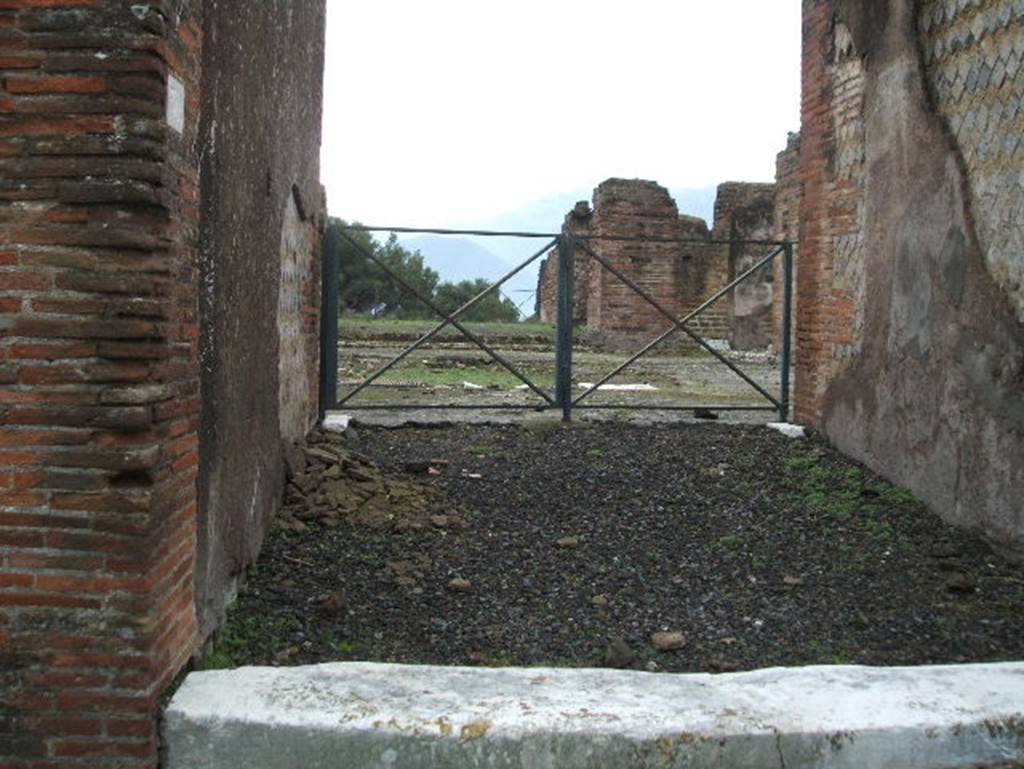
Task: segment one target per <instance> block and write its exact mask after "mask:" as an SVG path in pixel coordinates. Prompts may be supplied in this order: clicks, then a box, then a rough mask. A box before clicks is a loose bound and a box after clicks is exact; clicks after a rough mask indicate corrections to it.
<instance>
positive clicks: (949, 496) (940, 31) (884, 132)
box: [796, 0, 1024, 556]
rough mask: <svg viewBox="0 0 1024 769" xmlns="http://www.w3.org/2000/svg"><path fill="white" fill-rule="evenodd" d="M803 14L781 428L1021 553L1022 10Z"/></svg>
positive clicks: (897, 1)
mask: <svg viewBox="0 0 1024 769" xmlns="http://www.w3.org/2000/svg"><path fill="white" fill-rule="evenodd" d="M803 9H804V35H803V39H804V45H805V49H804V56H803V126H802V132H801V140H800V141H801V144H800V175H801V179H802V182H803V199H802V202H801V214H800V234H801V238H800V272H799V280H798V312H797V350H798V361H797V379H796V415H797V418H798V419H800V420H801V421H804V422H807V423H810V424H813V425H817V426H818V427H820V428H821V429H822V431H823V432H824V433H825V435H826V436H827V437H828V438H829V439H830V440H832V441H833V442H834V443H835V444H836V445H837V446H839V447H840V448H841V449H842V450H844V451H845V452H847V453H849V454H851V455H852V456H854V457H856V458H858V459H861V460H862V461H864V462H865V463H866V464H868V465H869V466H871V467H872V468H873V469H875V470H877V471H879V472H881V473H882V474H884V475H886V476H887V477H889V478H890V479H892V480H894V481H896V482H898V483H902V484H905V485H907V486H909V487H910V488H911V489H913V490H914V492H915V493H916V494H918V495H919V496H921V497H922V498H923V499H924V500H925V501H926V502H927V503H928V504H929V505H930V506H931V507H932V508H933V509H934V510H935V511H936V512H938V513H939V514H941V515H942V516H943V517H944V518H946V519H947V520H949V521H951V522H953V523H956V524H959V525H962V526H967V527H970V528H973V529H976V530H978V531H981V532H983V533H985V534H986V535H987V536H988V537H989V538H990V539H991V540H992V541H993V542H995V543H996V544H997V545H999V546H1001V547H1003V548H1004V549H1006V550H1007V551H1008V552H1011V553H1015V554H1017V555H1018V556H1024V506H1022V505H1021V500H1022V499H1024V325H1022V321H1024V284H1022V279H1021V278H1022V275H1024V256H1022V254H1024V249H1022V247H1021V237H1022V232H1024V221H1022V219H1024V179H1022V178H1021V175H1020V170H1021V168H1024V142H1022V141H1021V132H1020V126H1021V123H1020V121H1021V114H1022V113H1021V105H1022V103H1024V64H1022V62H1024V7H1022V6H1021V3H1019V2H1013V1H1012V0H978V1H977V2H970V3H964V2H957V1H956V0H924V2H916V3H914V2H910V0H889V1H888V2H886V1H883V2H872V3H860V2H852V0H804V3H803Z"/></svg>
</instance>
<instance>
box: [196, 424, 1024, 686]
mask: <svg viewBox="0 0 1024 769" xmlns="http://www.w3.org/2000/svg"><path fill="white" fill-rule="evenodd" d="M352 448H353V447H352V446H349V445H345V444H342V443H330V442H328V443H319V444H317V445H316V446H314V447H313V449H314V450H315V451H319V452H321V453H320V455H319V458H316V456H313V457H312V458H309V457H306V459H304V460H303V468H302V471H301V472H299V473H297V475H296V481H295V483H293V486H292V487H291V488H290V491H289V504H288V505H287V507H286V515H285V517H284V518H283V519H282V520H281V524H282V525H281V526H280V527H278V528H277V529H276V530H275V531H274V532H273V533H272V535H271V536H270V538H269V540H268V542H267V544H266V546H265V548H264V552H263V554H262V556H261V558H260V562H259V565H258V568H256V569H255V570H254V572H253V574H252V575H251V576H250V578H249V581H248V584H247V586H246V588H245V590H244V591H243V592H242V594H241V596H240V597H239V600H238V603H237V606H236V607H235V608H234V609H233V611H232V613H231V615H230V622H229V624H228V626H227V629H226V630H225V633H224V635H223V637H222V640H221V642H220V644H219V646H218V651H217V654H216V655H215V658H214V661H215V663H216V664H225V665H226V664H245V663H254V662H255V663H261V664H295V663H304V662H320V661H327V660H343V659H363V660H390V661H399V662H409V663H442V664H468V665H506V664H514V665H586V666H590V665H605V664H607V665H615V666H622V667H633V668H640V669H643V668H647V669H651V670H666V671H701V670H702V671H726V670H736V669H751V668H758V667H765V666H772V665H801V664H811V663H862V664H881V665H897V664H899V665H903V664H925V663H950V662H965V661H981V660H999V659H1020V658H1024V613H1022V612H1021V607H1022V606H1024V579H1022V575H1021V570H1020V567H1019V566H1014V565H1012V564H1009V563H1007V562H1005V561H1004V560H1002V559H1001V558H999V557H998V556H997V555H995V554H994V553H993V552H992V551H991V550H990V549H989V548H988V547H987V546H986V545H985V544H984V543H982V542H981V541H979V540H977V539H976V538H974V537H973V536H970V535H968V534H965V533H963V532H960V531H957V530H953V529H951V528H949V527H947V526H945V525H944V524H942V523H941V522H940V521H938V520H937V519H936V518H934V517H933V516H932V515H931V514H929V513H928V512H927V511H926V510H925V509H924V508H923V507H922V506H921V505H920V503H918V502H917V501H916V500H914V499H913V497H912V496H911V495H910V494H909V493H907V492H905V491H903V490H900V489H897V488H894V487H892V486H890V485H889V484H887V483H885V482H884V481H883V480H882V479H880V478H878V477H877V476H875V475H873V474H872V473H870V472H868V471H867V470H865V469H863V468H861V467H860V466H858V465H856V464H854V463H852V462H850V461H849V460H846V459H844V458H843V457H842V456H840V455H838V454H837V453H835V452H833V451H832V450H831V449H829V448H828V447H827V446H825V445H824V444H822V443H820V442H817V441H815V440H807V441H798V440H791V439H787V438H784V437H782V436H781V435H779V434H777V433H774V432H772V431H769V430H767V429H766V428H763V427H753V426H731V425H722V424H703V425H675V426H653V427H650V426H649V427H643V426H636V425H628V424H605V425H590V426H585V425H575V426H573V427H571V428H565V427H561V426H558V425H555V424H552V423H544V424H541V425H536V426H519V427H511V426H509V427H494V426H491V427H473V426H462V427H454V428H444V429H400V430H361V431H360V437H359V440H358V443H357V445H356V446H355V448H357V449H358V450H359V452H361V453H362V454H365V455H366V456H358V455H352V454H351V453H350V452H351V449H352ZM331 457H333V459H332V458H331ZM307 460H308V462H307ZM371 460H372V461H371ZM300 486H301V488H300ZM655 633H669V634H676V635H662V636H657V637H655V636H654V634H655ZM655 641H657V644H656V643H655ZM659 646H660V647H663V648H661V649H659Z"/></svg>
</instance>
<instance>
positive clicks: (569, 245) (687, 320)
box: [320, 223, 793, 421]
mask: <svg viewBox="0 0 1024 769" xmlns="http://www.w3.org/2000/svg"><path fill="white" fill-rule="evenodd" d="M356 231H361V232H368V233H376V232H388V233H403V234H427V235H458V236H474V237H484V238H491V237H502V238H508V237H512V238H521V239H523V240H526V241H533V242H534V243H536V242H538V241H540V242H543V244H544V245H543V246H542V247H541V248H539V249H537V250H536V251H533V253H532V255H531V256H529V257H528V258H527V259H525V260H524V261H523V262H521V263H520V264H519V265H517V266H516V267H515V268H513V269H511V270H510V271H508V272H507V273H506V274H504V275H503V276H502V277H501V278H499V279H498V280H496V281H494V282H493V283H491V284H490V286H489V288H487V289H486V290H483V291H481V292H479V293H478V294H477V295H476V296H474V297H473V298H471V299H470V300H468V301H467V302H465V303H464V304H463V305H461V306H460V307H458V308H457V309H455V310H454V311H452V312H450V313H448V312H445V311H444V310H443V309H442V308H441V307H439V306H438V305H437V304H436V303H435V302H434V300H433V299H432V298H431V297H429V296H425V295H424V294H423V292H421V291H419V290H417V289H416V288H415V287H414V286H412V285H410V284H409V283H408V282H407V281H405V280H404V279H403V278H402V277H401V276H400V275H399V274H397V273H396V272H395V271H394V270H392V269H391V268H390V267H389V266H388V265H387V264H385V263H384V262H383V261H382V260H380V259H378V258H377V257H376V256H375V255H374V254H373V253H371V251H369V250H367V249H366V248H364V247H363V245H362V244H360V243H359V242H358V241H356V240H355V239H354V238H353V237H352V235H351V233H353V232H356ZM599 241H632V242H638V243H664V244H671V243H680V244H681V243H694V244H700V245H723V246H724V245H729V246H743V247H751V246H756V247H761V248H763V249H764V251H765V254H764V256H762V257H761V258H760V259H758V260H757V261H756V262H755V263H754V264H753V265H752V266H750V267H749V268H748V269H746V270H744V271H743V272H742V274H740V275H737V276H736V277H735V278H733V279H732V280H731V281H730V282H729V283H728V284H727V285H725V286H723V287H722V288H721V289H719V290H718V291H716V292H714V293H713V294H712V295H710V296H708V297H707V299H705V300H704V301H703V302H702V303H701V304H699V305H698V306H697V307H695V308H693V309H692V310H690V311H689V312H687V313H686V314H685V315H682V316H681V317H677V316H676V315H675V314H674V313H672V312H671V311H669V310H668V309H666V308H665V307H664V306H663V305H662V304H660V303H659V302H658V301H657V300H656V299H655V298H654V297H653V296H652V295H651V294H650V293H649V292H648V291H645V290H644V288H642V287H641V286H639V285H638V284H637V283H636V282H635V281H634V280H632V279H631V278H630V277H629V276H628V275H626V274H625V273H624V272H623V271H622V270H620V269H618V268H617V267H616V266H615V265H614V264H612V263H611V262H610V261H609V260H608V259H607V258H605V257H604V256H602V255H601V253H600V249H598V248H596V247H595V244H596V243H597V242H599ZM343 242H344V243H347V244H348V245H349V246H350V247H352V248H354V249H355V250H356V251H357V252H359V253H360V254H361V255H362V256H363V257H364V258H365V259H367V260H368V261H369V262H370V263H372V264H374V265H375V266H376V267H377V268H378V269H379V270H381V271H382V272H383V273H384V274H385V275H386V276H387V277H388V279H389V280H391V281H393V282H394V283H395V284H396V285H398V286H400V287H401V288H402V289H403V291H405V292H407V293H408V294H409V295H411V296H413V297H415V298H417V299H418V300H419V301H420V302H422V303H423V304H424V305H425V306H426V307H428V308H430V310H431V311H432V312H433V313H434V314H436V315H437V317H438V322H437V324H436V325H435V326H434V327H433V328H432V329H430V330H429V331H427V332H426V333H424V334H422V335H421V336H420V337H419V338H418V339H416V341H415V342H413V343H412V344H410V345H408V346H407V347H405V348H404V349H403V350H402V351H401V352H399V353H398V354H396V355H394V356H393V357H392V358H390V359H389V360H388V361H387V362H386V363H384V364H383V365H382V366H380V367H378V368H377V369H375V370H374V371H373V372H372V373H371V374H369V375H368V376H366V377H365V378H364V379H362V380H361V381H359V382H358V383H356V384H355V386H354V387H353V389H351V390H350V391H348V392H347V393H345V394H344V395H342V396H341V397H339V395H338V323H339V306H338V275H339V266H340V264H339V263H340V252H341V246H342V243H343ZM552 249H555V251H556V253H557V254H558V257H559V258H558V276H557V317H556V323H555V340H554V357H555V361H554V365H555V379H554V387H553V388H552V389H550V390H549V389H546V388H545V387H543V386H541V385H539V384H538V383H537V382H535V381H534V380H533V379H531V377H529V376H527V375H526V373H524V372H523V371H522V370H521V369H520V368H519V367H518V366H516V365H515V364H514V363H513V362H512V361H511V360H509V358H508V357H507V356H505V355H502V353H501V352H499V351H498V350H496V349H494V347H493V346H492V345H490V344H488V342H487V341H486V340H485V339H484V338H482V336H481V335H480V334H478V333H476V332H474V331H473V330H472V329H470V328H469V327H468V326H467V325H466V324H465V323H464V322H463V321H461V320H460V316H462V315H464V314H465V313H466V312H467V311H468V310H469V309H471V308H472V307H474V306H475V305H476V304H477V303H478V302H480V301H481V300H482V299H484V297H486V296H487V295H488V294H489V293H490V292H492V291H495V290H499V289H500V287H501V286H502V285H504V284H505V283H506V282H507V281H508V280H510V279H511V278H512V277H514V276H515V275H517V274H518V273H520V272H522V271H523V270H524V269H526V268H527V267H528V266H529V265H530V264H532V263H533V262H535V261H536V260H537V259H540V258H541V257H542V256H544V254H546V253H548V252H549V251H551V250H552ZM577 251H578V252H580V253H582V254H583V255H585V257H587V258H590V259H593V260H594V262H595V263H596V264H597V265H599V266H600V268H601V269H603V270H607V271H608V272H609V273H611V274H612V275H613V276H614V277H615V278H616V279H617V280H618V281H621V282H622V283H623V284H624V285H626V286H628V287H629V289H630V290H631V291H632V292H634V293H636V294H637V295H638V296H639V297H640V298H641V299H642V300H643V301H644V302H645V303H647V304H649V305H650V306H651V307H652V308H654V310H655V311H656V312H657V313H658V314H660V315H661V316H663V317H664V318H665V320H666V321H667V322H668V323H669V324H670V326H669V327H668V328H667V329H666V330H665V331H664V333H662V334H660V335H659V336H657V337H655V338H654V339H652V340H651V341H649V342H647V343H646V344H645V345H644V346H643V347H642V348H641V349H639V350H638V351H636V352H635V353H633V354H632V355H630V357H629V358H628V359H626V360H625V361H623V362H622V363H621V364H619V365H618V366H616V367H614V368H613V369H612V370H610V371H609V372H608V373H607V374H605V375H604V376H603V377H601V378H600V379H599V380H598V381H597V382H595V383H593V384H591V385H590V386H589V387H587V388H586V389H585V390H584V391H583V392H582V393H580V394H579V395H576V396H575V397H574V396H573V391H572V377H573V345H574V341H573V281H574V275H573V269H574V267H573V265H574V263H575V258H574V257H575V254H576V253H577ZM779 258H781V259H782V280H783V287H782V312H781V334H780V345H779V348H780V349H779V367H780V371H779V382H780V386H779V392H778V393H777V394H775V393H772V392H769V391H768V389H766V388H765V387H763V386H762V385H761V384H759V383H758V382H756V381H755V380H754V379H753V378H752V377H751V376H750V375H749V374H748V373H747V372H745V371H743V370H742V368H740V366H739V365H738V364H737V363H735V362H733V361H731V360H729V359H728V357H727V356H726V355H724V354H723V353H722V351H720V350H719V349H717V348H716V347H715V346H713V345H712V344H710V343H709V341H708V340H707V339H705V338H704V337H702V336H701V335H700V334H699V333H697V331H695V330H694V329H693V327H692V326H693V323H694V321H695V320H696V319H697V318H699V317H700V316H701V314H702V313H704V312H706V311H707V310H708V309H709V308H710V307H711V306H712V305H714V304H715V303H716V302H718V301H719V300H721V299H722V297H724V296H726V295H727V294H728V293H729V292H730V291H733V290H734V289H735V288H736V287H737V286H739V285H741V284H742V283H744V282H745V281H748V280H750V279H751V278H752V277H753V276H754V275H755V274H757V273H758V271H759V270H762V269H765V268H768V267H769V266H770V265H772V264H773V263H774V262H775V260H776V259H779ZM322 275H323V296H322V305H321V308H322V312H321V357H320V362H321V365H320V411H321V417H322V416H323V415H324V414H325V413H326V412H327V411H332V410H336V409H339V408H343V409H345V410H346V411H347V410H353V411H355V410H397V409H417V410H419V409H444V410H449V409H453V410H454V409H462V410H467V409H468V410H486V409H514V410H529V409H532V410H555V411H559V412H560V413H561V416H562V419H563V420H565V421H570V420H571V419H572V415H573V412H574V411H579V410H584V409H623V410H629V411H636V410H655V411H666V410H671V411H684V412H685V411H692V412H701V411H769V412H777V413H778V416H779V419H780V420H781V421H786V420H787V419H788V416H789V391H790V357H791V336H792V329H791V315H792V312H791V310H792V301H793V245H792V243H790V242H786V241H769V240H760V241H753V240H746V241H720V240H713V239H712V240H697V239H687V238H643V237H628V236H580V235H573V234H567V233H537V232H497V231H486V230H454V229H421V228H411V227H366V226H362V225H338V224H334V223H332V224H331V225H330V226H329V227H328V229H327V234H326V238H325V243H324V259H323V273H322ZM449 326H450V327H452V328H454V329H456V330H457V331H458V332H459V334H460V335H461V336H462V337H463V338H465V339H467V340H469V341H470V342H472V343H473V344H474V345H475V346H476V347H478V348H479V349H480V350H482V351H483V352H485V353H486V354H487V355H488V356H489V358H490V359H491V360H493V361H494V362H495V363H497V364H498V365H500V366H501V367H502V368H504V369H505V370H506V371H508V372H509V373H510V374H511V375H513V376H514V377H515V378H516V379H518V380H519V381H521V382H522V383H523V386H525V387H526V388H528V389H529V390H530V391H531V392H532V393H533V394H534V395H536V396H537V397H538V399H539V400H538V401H537V402H536V403H535V404H531V405H522V404H517V405H509V404H493V403H491V404H488V403H471V404H466V403H460V404H424V403H419V404H408V403H374V404H372V405H365V404H357V403H352V402H351V401H352V400H353V399H354V398H355V397H356V396H358V395H359V394H360V393H362V392H364V391H365V390H366V389H367V388H368V387H370V386H372V385H374V383H375V382H377V381H378V380H379V379H380V378H381V377H382V376H384V375H385V374H386V373H387V372H389V371H391V370H392V369H393V368H394V367H396V366H397V365H398V364H399V363H401V362H402V361H404V360H405V359H406V358H407V357H408V356H409V355H411V354H412V353H413V352H415V351H416V350H418V349H420V348H421V347H423V346H424V345H426V344H427V343H428V342H430V341H431V340H433V339H435V338H436V337H437V335H438V334H439V333H440V332H441V331H443V330H444V329H446V328H447V327H449ZM676 333H682V334H684V335H686V336H687V337H689V338H690V339H691V340H692V341H693V342H694V343H696V345H697V346H699V347H701V348H702V349H703V350H705V351H706V352H707V353H709V354H710V355H711V356H713V358H714V359H715V360H717V362H718V363H720V364H721V365H722V366H724V367H726V368H728V369H729V370H730V371H732V372H733V373H734V374H735V375H736V376H738V377H739V378H740V379H742V380H743V381H744V382H745V383H746V384H747V385H749V386H750V388H751V390H752V391H753V394H756V395H757V396H758V398H757V400H756V401H755V402H753V403H750V404H706V403H701V404H693V403H673V404H671V405H666V404H664V403H659V404H643V403H636V404H630V405H628V406H623V405H616V404H596V403H593V402H587V401H588V400H589V399H590V397H591V396H592V395H593V394H594V393H595V392H597V391H598V390H599V389H600V388H601V387H602V386H603V385H605V384H607V383H608V382H609V381H610V380H611V379H613V378H614V377H616V376H617V375H619V374H620V373H622V372H623V371H624V370H626V369H627V368H628V367H629V366H631V365H632V364H634V363H635V362H636V361H638V360H639V359H640V358H641V357H643V356H645V355H648V354H649V353H651V352H652V351H653V350H654V349H655V348H657V347H658V346H660V345H662V344H664V343H665V342H666V340H668V339H669V338H670V337H672V336H673V335H675V334H676Z"/></svg>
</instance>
